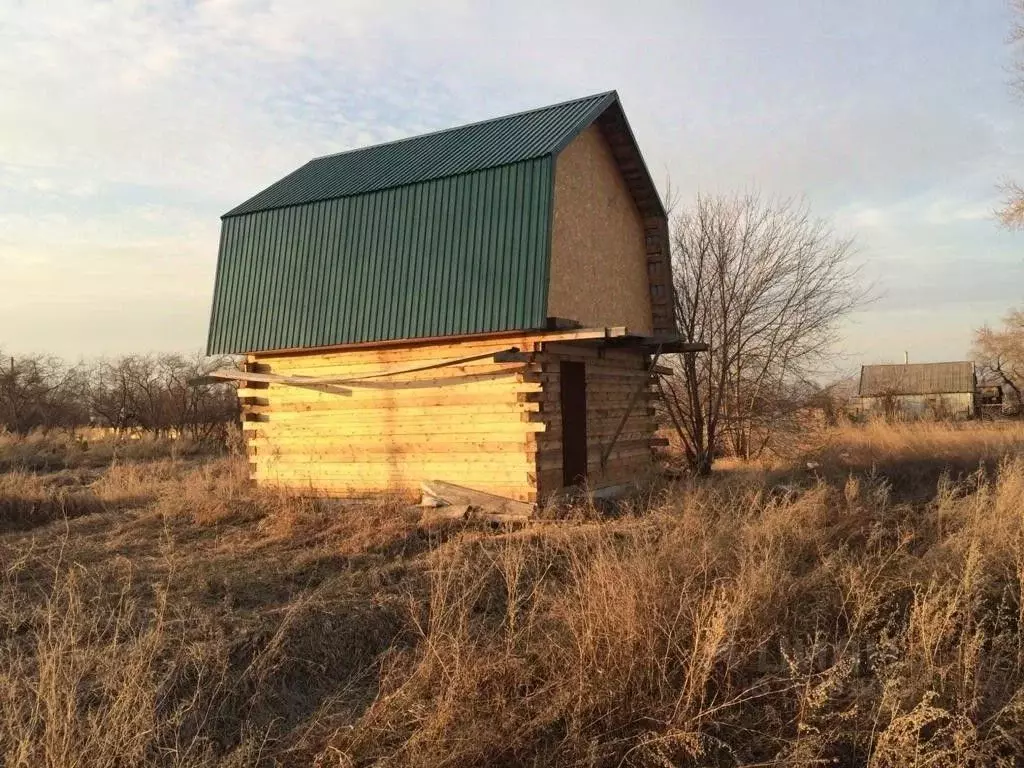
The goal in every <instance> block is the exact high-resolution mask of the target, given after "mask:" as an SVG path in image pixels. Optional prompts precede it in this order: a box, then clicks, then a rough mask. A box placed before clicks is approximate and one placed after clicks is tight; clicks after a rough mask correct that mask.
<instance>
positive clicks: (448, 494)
mask: <svg viewBox="0 0 1024 768" xmlns="http://www.w3.org/2000/svg"><path fill="white" fill-rule="evenodd" d="M421 487H422V489H423V493H424V495H425V496H428V497H430V498H434V499H437V500H439V501H443V502H445V503H447V504H450V505H462V506H468V507H473V508H477V509H482V510H484V511H486V512H489V513H497V514H505V515H511V516H513V517H515V518H520V519H523V520H526V519H528V518H529V517H530V516H531V515H532V514H533V511H534V509H533V505H532V504H524V503H522V502H519V501H515V500H513V499H509V498H505V497H502V496H498V495H495V494H493V493H486V492H484V491H479V490H476V489H473V488H467V487H464V486H461V485H455V484H453V483H449V482H445V481H443V480H430V481H426V482H424V483H422V486H421Z"/></svg>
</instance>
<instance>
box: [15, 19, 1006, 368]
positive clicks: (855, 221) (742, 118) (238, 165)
mask: <svg viewBox="0 0 1024 768" xmlns="http://www.w3.org/2000/svg"><path fill="white" fill-rule="evenodd" d="M1010 23H1011V20H1010V12H1009V7H1008V3H1007V2H1006V1H1005V0H974V1H973V2H968V1H967V0H960V1H956V0H951V1H948V2H943V3H936V2H933V1H932V2H924V1H923V0H898V2H893V1H892V0H888V2H878V1H874V0H850V1H847V2H817V3H815V2H809V1H807V0H803V1H798V0H788V1H786V0H777V1H776V2H772V3H764V2H759V1H755V0H734V1H733V2H728V1H724V2H711V1H710V0H709V1H708V2H696V1H695V0H691V1H690V2H632V3H629V4H627V5H625V6H624V5H623V4H622V3H621V2H615V3H604V2H580V3H576V2H552V1H551V0H549V1H548V2H515V3H504V2H503V3H497V2H451V3H442V2H438V3H429V2H373V1H372V0H333V1H332V0H321V1H313V0H309V1H307V2H297V1H292V2H275V1H274V0H210V1H208V2H161V3H146V2H125V3H121V2H115V3H107V2H93V1H91V0H80V1H79V2H47V3H39V2H20V1H19V0H6V2H5V3H3V5H2V6H0V285H2V286H3V293H2V297H3V300H2V302H0V348H3V349H5V350H10V351H16V352H23V351H48V352H54V353H57V354H60V355H64V356H66V357H70V358H75V357H78V356H79V355H86V356H91V355H96V354H117V353H122V352H129V351H151V350H156V351H163V350H181V351H195V350H198V349H200V348H201V347H202V346H203V344H204V341H205V333H206V323H207V319H208V315H209V304H210V296H211V291H212V283H213V271H214V266H215V260H216V249H217V237H218V231H219V218H218V217H219V216H220V214H222V213H223V212H224V211H226V210H228V209H229V208H230V207H232V206H233V205H235V204H236V203H238V202H240V201H241V200H243V199H245V198H247V197H249V196H250V195H252V194H253V193H255V192H256V191H258V190H260V189H261V188H263V187H264V186H266V185H267V184H269V183H270V182H272V181H274V180H275V179H277V178H278V177H280V176H282V175H283V174H285V173H287V172H288V171H290V170H292V169H293V168H294V167H295V166H297V165H299V164H301V163H303V162H305V161H306V160H307V159H309V158H310V157H312V156H314V155H320V154H325V153H328V152H335V151H340V150H344V149H348V148H351V147H355V146H360V145H364V144H367V143H372V142H375V141H379V140H386V139H392V138H397V137H400V136H406V135H410V134H415V133H418V132H421V131H424V130H430V129H436V128H443V127H447V126H451V125H456V124H459V123H463V122H467V121H471V120H477V119H483V118H487V117H492V116H495V115H499V114H503V113H507V112H511V111H516V110H520V109H526V108H530V107H535V106H540V105H543V104H546V103H551V102H555V101H561V100H564V99H569V98H574V97H577V96H581V95H585V94H589V93H594V92H597V91H603V90H608V89H611V88H615V89H617V90H618V91H619V93H620V95H621V97H622V100H623V103H624V106H625V109H626V112H627V114H628V115H629V119H630V121H631V123H632V125H633V128H634V131H635V133H636V134H637V138H638V140H639V142H640V145H641V148H642V150H643V151H644V154H645V156H646V158H647V162H648V165H649V166H650V168H651V170H652V172H653V173H654V175H655V176H656V177H657V179H658V180H659V182H660V181H661V180H663V179H664V178H666V177H667V176H668V175H669V174H671V178H672V182H673V186H674V187H675V188H677V189H678V190H679V191H680V192H682V193H683V200H684V202H685V201H687V200H689V199H692V197H693V196H694V195H695V194H696V193H697V192H698V191H702V192H708V193H711V192H727V191H732V190H740V191H742V190H746V189H752V188H757V189H760V190H761V191H762V193H763V194H765V195H768V196H773V195H781V196H790V195H800V196H803V197H804V198H805V199H806V201H807V203H808V204H809V205H810V207H811V208H812V210H813V211H814V212H815V213H816V214H818V215H821V216H826V217H829V218H831V219H832V220H833V221H834V222H835V224H836V227H837V228H838V229H839V230H840V231H841V232H842V233H844V234H850V235H854V236H855V237H856V239H857V243H858V254H859V257H860V258H861V259H862V260H863V262H864V264H865V274H866V275H867V276H868V277H869V278H870V279H873V280H875V281H876V283H877V285H878V291H879V293H880V294H881V298H880V299H879V300H878V301H877V302H876V303H875V304H874V305H872V306H871V307H870V308H869V309H867V310H866V311H864V312H861V313H859V314H858V315H857V317H856V318H854V319H853V321H851V323H849V324H848V325H847V326H846V327H844V342H843V350H844V351H845V352H846V354H847V357H848V360H849V361H850V364H851V365H854V364H857V363H860V362H880V361H885V360H895V359H902V354H903V351H904V350H906V351H908V352H909V353H910V355H911V358H912V359H914V360H919V361H924V360H933V359H943V358H958V357H962V356H964V355H965V354H966V352H967V351H968V347H969V343H970V336H971V331H972V329H973V328H974V327H976V326H978V325H980V324H982V323H984V322H986V321H989V322H993V321H997V320H998V318H999V316H1000V315H1001V314H1002V313H1003V312H1004V311H1005V310H1006V309H1008V308H1010V307H1011V306H1014V305H1016V304H1021V303H1024V301H1022V298H1021V294H1022V288H1024V259H1022V255H1024V233H1013V232H1007V231H1004V230H1001V229H1000V228H999V227H998V226H997V224H996V223H995V221H994V220H993V216H992V211H993V209H994V208H995V207H996V205H997V204H998V200H999V192H998V189H997V183H998V182H999V181H1000V180H1001V179H1005V178H1008V177H1017V178H1024V133H1022V130H1021V129H1022V127H1024V104H1022V103H1020V102H1019V101H1016V100H1014V97H1013V96H1012V94H1011V92H1010V89H1009V87H1008V82H1009V79H1010V75H1009V66H1010V64H1011V61H1012V51H1011V49H1010V48H1009V46H1008V45H1007V44H1006V39H1007V36H1008V32H1009V28H1010Z"/></svg>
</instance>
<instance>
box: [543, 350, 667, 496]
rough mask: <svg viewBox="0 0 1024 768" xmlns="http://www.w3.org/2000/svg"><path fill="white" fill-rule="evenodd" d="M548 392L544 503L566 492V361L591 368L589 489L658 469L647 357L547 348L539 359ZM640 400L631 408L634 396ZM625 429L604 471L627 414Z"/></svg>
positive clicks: (588, 374)
mask: <svg viewBox="0 0 1024 768" xmlns="http://www.w3.org/2000/svg"><path fill="white" fill-rule="evenodd" d="M536 359H537V361H538V362H539V363H540V366H541V381H542V383H543V385H544V391H543V393H542V394H541V396H540V402H541V412H540V416H541V419H542V423H543V424H544V426H545V430H544V431H543V432H541V433H539V434H538V435H537V491H538V496H539V498H540V499H541V500H543V499H545V498H546V497H548V496H550V495H551V494H552V493H555V492H557V491H558V490H560V489H561V488H562V479H563V478H562V420H561V414H560V413H559V410H560V408H559V405H560V398H561V389H560V387H559V375H558V368H559V363H560V361H562V360H571V361H577V362H581V363H584V364H585V365H586V388H587V485H588V487H589V488H590V489H591V490H596V489H599V488H605V487H608V486H612V485H620V484H622V483H628V482H630V481H633V480H636V479H639V478H641V477H642V476H643V475H644V474H646V473H649V472H650V471H651V470H652V469H653V453H652V448H653V446H654V444H655V440H656V435H655V432H656V430H657V422H656V420H655V415H654V410H653V398H654V394H653V392H652V388H651V384H650V382H649V376H648V373H647V356H646V355H645V354H644V353H643V352H640V351H635V350H625V349H605V350H599V349H597V348H593V347H585V346H582V345H574V344H544V345H543V349H542V351H541V352H540V353H538V354H537V356H536ZM637 390H639V395H638V396H637V399H636V401H635V403H634V405H633V407H632V409H629V401H630V398H631V396H632V395H633V393H634V392H636V391H637ZM627 411H628V413H629V415H628V416H627V417H626V421H625V424H624V426H623V428H622V431H621V433H620V434H619V436H618V439H617V440H616V441H615V444H614V446H613V447H612V450H611V453H610V455H609V456H608V461H607V464H606V465H605V466H604V467H602V465H601V455H602V452H603V451H604V450H605V449H606V448H607V446H608V445H609V443H610V442H611V439H612V436H613V435H614V434H615V430H616V428H617V427H618V425H619V423H620V422H621V420H622V418H623V415H624V414H626V413H627Z"/></svg>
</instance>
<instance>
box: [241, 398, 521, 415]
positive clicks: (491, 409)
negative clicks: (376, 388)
mask: <svg viewBox="0 0 1024 768" xmlns="http://www.w3.org/2000/svg"><path fill="white" fill-rule="evenodd" d="M353 405H355V404H352V405H350V404H348V403H345V404H344V405H338V404H336V403H323V402H320V403H302V402H298V403H281V402H277V401H275V402H274V403H272V404H266V405H246V406H245V409H246V410H247V411H251V412H253V413H321V412H324V411H336V410H340V411H345V412H357V413H363V412H367V411H369V412H371V413H374V412H381V410H382V408H383V406H381V405H377V404H374V405H372V406H369V405H367V404H366V403H362V404H359V405H355V407H353ZM540 410H541V404H540V403H525V402H524V403H518V402H515V401H509V402H500V401H499V402H497V403H495V402H493V401H489V402H486V403H483V404H480V405H462V404H457V403H456V404H449V403H438V404H434V405H429V406H423V407H415V406H407V405H405V404H396V405H394V406H392V407H390V408H389V409H388V411H387V412H388V413H391V414H395V416H396V417H397V418H403V419H404V418H416V417H420V416H431V417H433V418H434V419H443V418H457V417H460V416H475V415H478V414H492V415H497V414H503V415H505V416H506V417H508V418H514V417H515V416H516V414H521V413H539V412H540Z"/></svg>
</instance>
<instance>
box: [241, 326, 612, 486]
mask: <svg viewBox="0 0 1024 768" xmlns="http://www.w3.org/2000/svg"><path fill="white" fill-rule="evenodd" d="M579 332H580V331H576V333H579ZM623 332H624V329H623ZM584 333H587V334H589V336H588V338H593V337H594V336H595V335H596V336H598V337H600V336H601V335H602V334H603V333H604V331H603V330H601V331H600V332H598V331H594V330H590V331H584ZM555 337H557V338H564V337H565V333H558V334H556V335H555ZM536 346H537V344H536V342H534V341H531V340H530V338H526V337H524V338H509V337H502V338H499V339H491V340H480V339H471V340H467V341H465V342H461V343H460V342H459V341H457V340H452V339H446V340H445V341H444V342H443V343H437V344H433V345H424V344H417V345H415V346H414V347H410V348H408V349H398V348H394V347H387V348H383V349H355V350H351V351H336V352H330V353H327V354H315V353H310V354H306V355H254V356H251V358H250V360H249V362H248V366H249V367H250V368H251V369H253V370H255V371H258V372H260V373H265V374H277V375H284V376H317V377H339V378H349V377H352V378H354V377H368V378H367V379H366V383H367V384H368V385H371V386H366V387H357V386H353V387H348V386H346V387H344V388H343V389H344V390H346V391H336V390H335V389H332V388H331V387H330V386H317V387H307V386H292V385H288V384H282V383H274V382H268V383H266V384H265V385H264V386H262V387H254V386H247V387H244V388H242V389H240V390H239V396H240V397H241V398H242V399H241V402H242V403H243V406H242V410H243V423H242V427H243V429H244V432H245V435H246V438H247V452H248V455H249V461H250V462H251V465H252V473H251V474H252V477H253V479H255V480H256V482H257V483H260V484H262V485H268V486H279V487H284V488H289V489H292V490H301V491H303V492H310V493H314V494H316V495H342V496H344V495H364V494H368V493H376V492H382V491H406V492H410V493H411V492H415V491H416V490H417V489H418V488H419V485H420V483H421V482H422V481H424V480H441V481H447V482H452V483H457V484H459V485H464V486H467V487H471V488H475V489H477V490H480V491H482V492H486V493H490V494H494V495H498V496H504V497H508V498H512V499H515V500H517V501H519V502H526V503H530V502H533V501H534V500H535V499H536V472H537V464H536V450H537V444H536V435H537V434H538V433H541V432H543V431H544V430H545V429H547V425H546V424H545V423H544V422H543V420H542V417H541V414H540V410H541V408H542V405H541V403H539V402H530V401H529V400H528V399H527V398H530V397H534V396H539V395H540V394H542V391H543V390H542V388H543V385H542V384H541V382H540V381H539V378H538V377H539V376H540V370H541V369H540V366H539V365H536V364H533V363H531V361H530V356H531V355H532V354H533V353H534V351H535V349H536ZM512 347H515V348H516V349H517V350H520V351H521V352H522V353H523V354H524V355H525V357H524V359H522V360H520V359H518V358H517V359H515V360H513V361H511V362H507V363H495V362H494V360H493V358H492V357H491V356H490V354H489V353H493V352H499V351H504V350H508V349H510V348H512ZM465 358H475V359H470V360H465ZM453 360H454V361H457V362H456V364H452V361H453ZM435 363H436V364H438V365H437V367H432V368H429V369H426V370H423V369H422V368H423V367H424V366H433V365H434V364H435ZM405 368H415V369H417V370H408V371H405V370H404V369H405ZM396 371H397V373H396ZM378 373H380V374H389V375H388V376H387V377H386V386H384V387H382V388H377V387H375V386H372V385H373V384H374V383H375V382H373V380H372V377H373V376H374V375H375V374H378Z"/></svg>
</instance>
